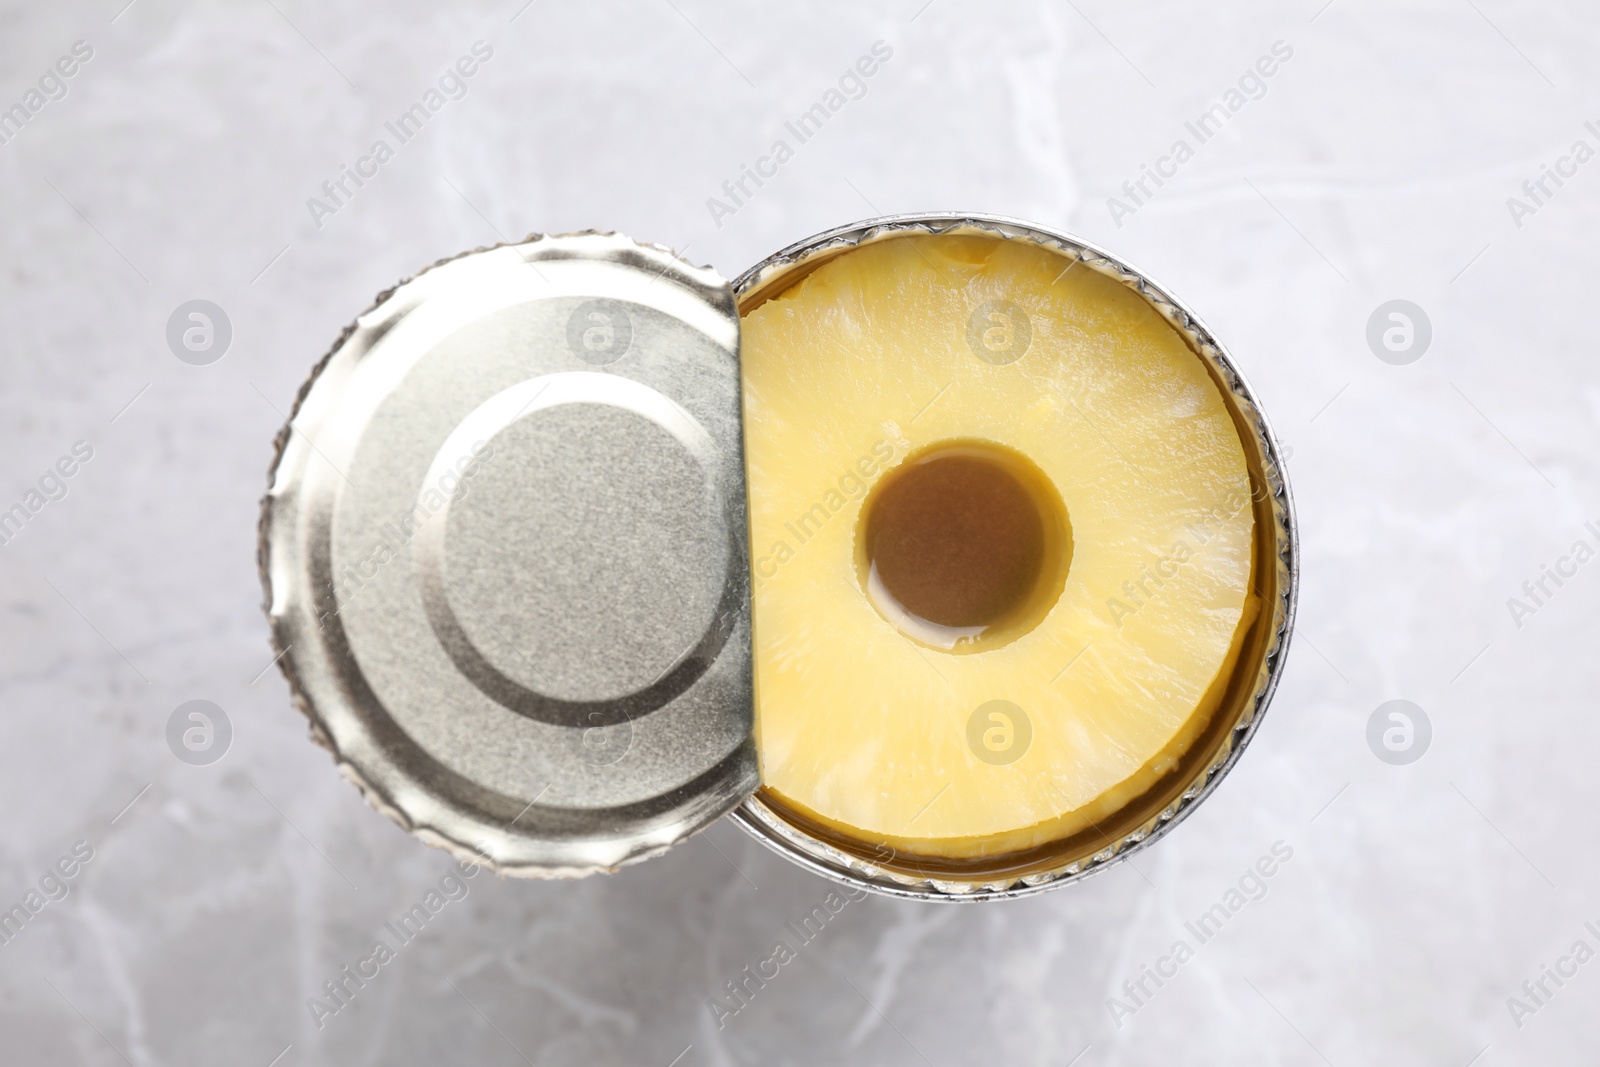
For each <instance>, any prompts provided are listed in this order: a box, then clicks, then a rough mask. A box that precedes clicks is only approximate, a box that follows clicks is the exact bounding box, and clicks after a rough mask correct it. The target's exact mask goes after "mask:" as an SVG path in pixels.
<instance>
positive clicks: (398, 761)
mask: <svg viewBox="0 0 1600 1067" xmlns="http://www.w3.org/2000/svg"><path fill="white" fill-rule="evenodd" d="M738 351H739V320H738V313H737V310H736V307H735V303H734V297H733V293H732V290H731V289H730V287H729V285H728V283H727V282H726V281H725V280H723V279H722V278H721V277H719V276H718V275H717V274H716V273H715V272H714V271H712V270H710V269H707V268H697V267H692V266H689V265H687V264H685V263H683V262H682V261H681V260H679V259H677V258H676V257H675V256H674V255H673V254H672V253H670V252H668V251H667V250H665V249H663V248H660V247H656V246H647V245H640V244H637V243H635V242H633V241H631V240H629V239H627V238H625V237H621V236H617V235H611V234H597V233H584V234H574V235H566V236H559V237H535V238H531V239H529V240H528V241H526V242H524V243H522V244H517V245H505V246H501V247H497V248H493V249H488V250H484V251H478V252H473V253H469V254H467V255H464V256H461V257H459V258H457V259H453V260H449V261H446V262H444V263H442V264H439V265H436V266H434V267H432V268H430V269H428V270H426V271H424V272H423V273H422V274H420V275H418V276H417V277H415V278H413V279H411V280H410V281H407V282H405V283H403V284H401V285H399V286H398V287H396V288H395V289H392V290H390V291H389V292H387V293H385V294H383V295H382V296H381V297H380V298H379V300H378V302H377V303H376V304H375V305H374V306H373V307H372V308H371V309H370V310H369V311H367V312H366V313H365V314H363V315H362V316H361V317H360V318H359V319H357V320H356V322H355V324H354V325H353V326H352V327H350V328H349V329H348V330H347V331H346V332H345V335H344V336H343V337H342V338H341V339H340V341H339V342H338V343H337V344H336V345H335V347H334V349H333V351H332V352H331V353H330V354H329V355H328V357H327V358H326V359H325V360H324V361H323V363H322V364H321V365H320V366H319V367H318V368H317V370H316V371H315V372H314V373H313V375H312V377H311V380H310V381H309V382H308V383H307V384H306V386H305V387H304V388H303V389H302V391H301V394H300V398H299V401H298V403H297V404H296V407H295V411H294V414H293V415H292V416H291V419H290V422H289V424H288V426H286V427H285V428H284V430H283V432H282V433H281V434H280V436H279V440H278V456H277V461H276V463H275V465H274V468H273V472H272V477H271V487H270V489H269V491H268V494H267V497H266V499H265V500H264V501H263V503H262V519H261V564H262V575H263V581H264V583H265V585H266V590H267V598H268V612H269V615H270V619H271V623H272V631H273V640H274V643H275V645H276V647H277V651H278V652H279V653H280V654H281V658H280V660H279V662H280V663H281V665H282V667H283V670H284V672H285V674H286V675H287V677H288V679H289V682H290V685H291V687H292V689H293V691H294V694H295V697H296V700H297V703H298V704H299V705H300V707H301V709H302V710H303V711H304V712H305V713H306V715H307V716H308V717H309V718H310V720H311V724H312V731H313V734H314V736H315V737H316V738H317V739H318V740H319V741H320V742H322V743H323V744H325V745H326V746H327V747H328V748H330V749H331V750H332V751H333V753H334V756H335V758H336V760H337V761H338V763H339V766H340V768H341V769H342V770H343V771H344V772H345V773H346V774H347V776H349V777H351V778H352V779H353V780H354V781H355V782H356V783H357V784H358V785H359V786H360V787H361V788H362V790H363V791H364V792H365V794H366V796H367V798H368V800H369V801H370V802H371V803H372V804H373V805H374V806H375V807H377V808H378V809H379V810H381V811H383V812H385V813H386V814H388V815H390V816H391V817H392V818H394V819H395V820H396V821H397V822H399V823H400V824H401V825H402V826H404V827H406V828H407V829H408V830H411V831H413V832H415V833H416V834H418V835H419V836H422V837H424V838H425V839H427V840H428V841H430V842H431V843H433V844H436V845H441V846H444V847H447V848H449V849H451V850H452V851H454V852H457V853H458V854H461V855H463V856H471V857H473V858H475V859H477V860H478V861H479V862H483V863H486V864H487V865H489V866H491V867H493V868H495V869H497V870H500V871H503V872H505V873H510V874H523V875H534V876H540V875H578V874H586V873H590V872H593V871H596V870H603V869H609V868H615V867H617V866H619V865H621V864H623V863H627V862H630V861H633V860H638V859H643V858H645V857H647V856H650V855H654V854H656V853H658V852H661V851H663V850H665V849H666V848H668V847H670V846H671V845H672V844H673V843H675V842H677V841H679V840H682V839H683V838H684V837H687V836H688V835H690V834H692V833H694V832H695V831H696V830H698V829H700V828H701V827H703V826H705V825H706V824H707V823H709V822H711V821H712V820H714V819H716V818H717V817H718V816H720V815H722V814H723V813H725V812H727V811H728V810H730V809H731V808H733V807H734V806H736V805H737V804H738V803H739V801H740V800H741V799H743V797H744V796H745V795H747V794H748V793H750V792H751V791H752V790H753V789H754V788H755V787H756V785H757V775H756V760H755V752H754V746H753V743H752V740H751V735H750V731H751V673H750V672H751V666H750V615H749V590H748V584H749V573H748V566H747V562H746V545H745V541H746V532H745V531H746V526H745V489H744V470H743V457H742V447H741V435H740V404H739V364H738Z"/></svg>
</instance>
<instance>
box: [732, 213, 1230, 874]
mask: <svg viewBox="0 0 1600 1067" xmlns="http://www.w3.org/2000/svg"><path fill="white" fill-rule="evenodd" d="M1074 262H1076V261H1073V260H1065V259H1063V258H1062V257H1061V256H1060V255H1058V254H1056V253H1053V252H1051V251H1049V250H1047V249H1043V248H1040V247H1038V246H1036V245H1032V244H1029V243H1026V242H1023V241H1015V240H1006V239H1003V238H999V237H994V236H989V235H984V234H972V233H967V234H943V235H916V236H895V237H892V238H888V239H883V240H878V241H876V242H872V243H868V244H863V245H861V246H859V247H857V248H854V249H851V250H849V251H847V252H844V253H841V254H839V255H837V256H835V257H834V258H833V259H831V260H829V261H827V262H826V263H824V264H823V265H822V266H820V267H818V268H817V269H816V270H814V271H813V272H811V273H810V274H809V275H807V276H806V277H804V278H803V279H802V280H800V281H799V282H797V283H796V284H794V285H793V286H791V287H789V288H788V289H787V290H785V291H783V292H782V293H780V294H778V295H777V296H775V297H773V298H771V299H769V300H767V301H765V302H764V303H762V304H760V305H759V306H758V307H755V308H754V309H752V310H750V311H749V312H748V313H746V314H745V315H744V317H743V331H744V336H743V343H742V354H741V360H742V366H743V377H744V382H743V385H744V432H745V462H746V467H747V471H748V480H749V503H750V530H751V559H752V561H753V569H754V574H755V588H754V594H753V601H754V603H753V611H754V645H755V683H756V714H755V731H756V744H757V750H758V753H759V757H760V762H761V774H762V782H763V784H764V787H765V788H766V789H767V790H768V791H769V792H770V793H772V794H774V795H775V797H776V798H777V799H778V800H780V801H782V802H783V803H785V804H788V805H790V806H791V807H793V808H794V809H795V810H796V811H798V812H799V813H801V814H802V815H805V816H806V817H809V818H811V819H814V820H816V821H818V822H819V823H821V824H823V825H825V826H828V827H830V828H832V829H833V830H835V831H837V832H839V833H841V834H843V835H845V836H846V837H849V838H851V839H854V840H857V841H859V842H862V843H863V844H867V845H870V846H884V845H887V846H889V847H893V848H895V849H897V850H900V851H901V852H905V853H910V854H914V855H924V856H930V857H940V858H955V859H970V858H980V857H989V856H995V855H1001V854H1004V853H1008V852H1015V851H1019V850H1022V849H1027V848H1033V847H1035V846H1038V845H1042V844H1046V843H1048V842H1050V841H1053V840H1058V839H1060V838H1064V837H1067V836H1070V835H1071V834H1073V833H1076V832H1078V831H1080V830H1082V829H1083V828H1084V827H1086V826H1089V825H1092V824H1094V823H1097V822H1098V821H1100V820H1102V819H1104V818H1105V817H1106V816H1108V815H1110V814H1112V813H1114V812H1115V811H1116V810H1118V809H1119V808H1120V807H1122V806H1123V805H1124V804H1126V803H1128V802H1129V801H1131V800H1133V799H1134V798H1136V797H1137V796H1139V795H1140V794H1141V793H1143V792H1145V791H1146V790H1147V789H1149V788H1150V787H1151V786H1152V785H1154V784H1155V782H1156V781H1157V780H1158V779H1159V778H1160V776H1161V775H1162V774H1163V773H1164V772H1165V771H1166V770H1168V769H1169V768H1170V767H1171V766H1172V764H1173V763H1174V762H1175V761H1176V760H1177V759H1178V757H1179V756H1181V755H1182V754H1183V752H1184V751H1185V750H1186V749H1187V748H1188V746H1189V745H1190V744H1191V743H1192V742H1193V740H1194V738H1195V737H1196V735H1197V734H1198V733H1199V732H1200V730H1201V728H1202V727H1204V726H1205V724H1206V723H1207V721H1208V720H1209V718H1210V716H1211V715H1212V714H1213V712H1214V711H1215V709H1216V706H1217V704H1218V702H1219V701H1220V699H1221V694H1222V692H1223V689H1224V688H1225V686H1226V683H1227V680H1228V678H1229V677H1230V676H1231V674H1232V673H1233V669H1234V666H1235V664H1236V662H1237V660H1238V657H1239V654H1240V648H1241V645H1242V641H1243V638H1244V635H1245V633H1246V631H1247V630H1248V628H1249V625H1250V623H1251V622H1252V621H1253V620H1254V618H1255V616H1256V614H1257V612H1258V611H1259V602H1258V600H1257V599H1256V597H1255V596H1254V595H1253V594H1252V592H1251V560H1252V544H1253V537H1254V516H1253V512H1252V509H1251V506H1250V504H1251V490H1250V479H1249V473H1248V469H1247V467H1246V461H1245V455H1244V449H1243V445H1242V443H1241V441H1240V439H1239V434H1238V430H1237V429H1236V427H1235V425H1234V422H1233V420H1232V418H1231V417H1230V415H1229V412H1228V409H1227V406H1226V404H1225V402H1224V399H1223V396H1222V394H1221V392H1220V390H1219V387H1218V386H1217V384H1216V383H1215V382H1214V381H1213V380H1212V378H1211V376H1210V374H1209V373H1208V370H1207V368H1206V366H1205V365H1204V364H1203V362H1202V361H1201V359H1200V358H1199V357H1198V356H1196V355H1195V354H1194V353H1193V352H1192V351H1190V349H1189V348H1188V346H1187V345H1186V344H1185V342H1184V341H1183V339H1182V338H1181V337H1180V336H1179V335H1178V334H1177V333H1176V332H1175V331H1174V330H1173V328H1172V327H1171V326H1170V325H1169V324H1168V323H1167V322H1166V321H1165V320H1164V319H1163V318H1162V317H1161V316H1160V315H1159V314H1158V313H1157V312H1156V311H1155V310H1154V309H1153V308H1152V307H1151V306H1150V305H1149V304H1148V303H1147V302H1145V301H1144V300H1143V299H1142V298H1141V297H1140V296H1138V295H1137V294H1136V293H1134V292H1132V291H1130V290H1129V289H1127V288H1126V287H1124V286H1122V285H1121V284H1119V283H1118V282H1117V281H1115V280H1114V279H1111V278H1108V277H1106V276H1105V275H1102V274H1100V273H1097V272H1096V271H1094V270H1092V269H1089V268H1083V267H1079V268H1078V269H1072V268H1071V266H1070V264H1072V263H1074ZM1064 268H1065V269H1064ZM947 441H983V442H991V443H993V444H994V445H997V446H1000V447H1001V448H1003V449H1007V450H1013V451H1014V452H1016V453H1020V454H1021V455H1022V456H1024V457H1027V459H1028V460H1031V462H1032V463H1033V464H1035V465H1037V468H1038V469H1039V470H1040V471H1042V472H1043V473H1044V475H1045V476H1047V477H1048V478H1049V479H1050V481H1051V483H1052V484H1053V486H1054V489H1055V490H1056V492H1058V493H1059V495H1060V498H1061V501H1062V502H1063V503H1064V506H1065V509H1066V511H1067V512H1068V513H1070V515H1071V535H1070V566H1069V568H1068V570H1067V573H1066V575H1065V580H1064V583H1063V584H1062V585H1061V587H1060V592H1059V596H1057V597H1056V598H1055V599H1054V601H1053V603H1052V604H1051V605H1050V606H1049V607H1048V612H1047V613H1046V614H1045V615H1044V616H1043V618H1042V620H1040V621H1038V622H1037V623H1036V624H1034V625H1032V626H1031V628H1029V629H1027V630H1026V632H1023V633H1020V634H1018V635H1013V636H1010V637H1008V639H1007V640H1005V641H1003V642H999V643H995V644H990V645H985V646H983V647H980V648H977V649H976V650H973V649H966V650H961V651H964V652H965V654H959V655H958V654H953V653H954V652H955V651H957V650H955V649H951V650H944V649H940V648H938V647H930V645H929V644H928V643H927V642H925V641H919V640H917V639H915V638H914V637H913V636H911V635H910V634H908V632H907V631H906V630H905V629H904V628H902V627H901V626H897V625H896V624H895V623H894V622H893V621H891V620H890V619H889V618H887V617H886V616H885V614H884V613H883V612H882V611H880V610H879V609H878V608H877V607H875V606H874V604H873V602H872V598H871V597H870V596H869V595H868V590H866V589H864V588H863V584H862V579H861V575H860V568H859V554H858V549H857V538H858V531H859V528H860V527H861V525H862V512H863V502H864V501H865V500H866V499H867V498H868V497H869V496H870V495H871V492H872V490H873V488H874V486H875V485H877V484H878V482H879V481H880V480H881V479H882V478H884V476H885V474H886V473H887V472H889V471H891V470H895V469H897V468H898V466H899V465H900V464H901V463H902V462H903V461H904V460H905V459H906V457H907V456H908V455H913V454H921V453H923V452H924V451H926V450H927V449H929V448H933V447H936V446H938V445H939V444H940V443H941V442H947Z"/></svg>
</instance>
